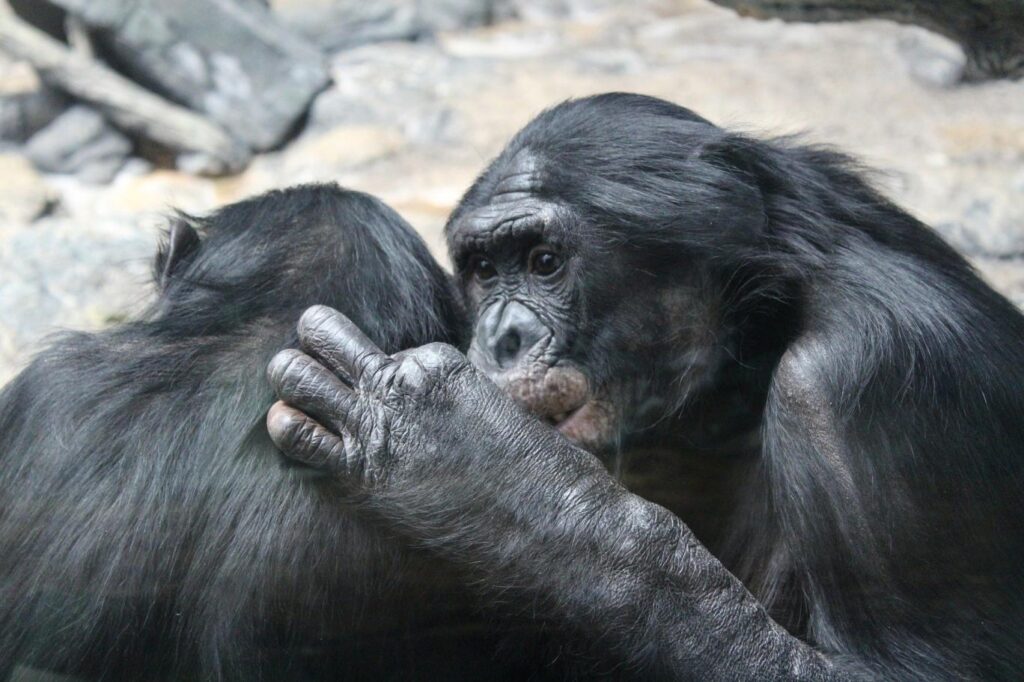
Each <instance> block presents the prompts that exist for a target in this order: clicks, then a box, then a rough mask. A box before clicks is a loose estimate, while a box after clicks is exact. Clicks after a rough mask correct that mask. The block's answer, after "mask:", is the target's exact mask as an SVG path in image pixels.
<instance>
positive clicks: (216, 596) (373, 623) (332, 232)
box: [0, 186, 523, 680]
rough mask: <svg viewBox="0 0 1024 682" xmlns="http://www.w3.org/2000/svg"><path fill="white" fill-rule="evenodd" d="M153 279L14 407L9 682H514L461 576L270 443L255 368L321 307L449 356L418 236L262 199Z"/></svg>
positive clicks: (440, 302)
mask: <svg viewBox="0 0 1024 682" xmlns="http://www.w3.org/2000/svg"><path fill="white" fill-rule="evenodd" d="M156 277H157V284H158V288H159V294H158V296H157V298H156V301H155V302H154V303H153V305H152V307H151V308H150V309H149V311H148V312H147V313H146V314H145V315H144V316H143V317H142V318H141V319H140V320H138V321H135V322H130V323H128V324H126V325H124V326H121V327H119V328H116V329H113V330H110V331H106V332H101V333H96V334H84V333H77V334H68V335H66V336H64V337H62V338H61V339H59V340H58V341H56V342H55V343H54V344H53V345H52V346H51V347H50V348H49V349H48V350H45V351H44V352H42V353H41V354H40V355H39V356H38V357H37V358H36V359H35V360H34V361H33V362H32V364H31V365H29V367H28V368H27V369H25V370H24V371H23V372H22V373H21V374H20V375H19V376H18V377H17V378H15V379H14V380H13V382H12V383H11V384H9V385H8V386H7V387H6V388H5V390H4V391H3V393H2V394H0V679H3V680H7V679H8V675H9V674H10V673H11V672H12V671H13V670H15V669H16V668H18V667H22V668H32V669H37V668H42V669H48V670H55V671H58V672H63V673H69V674H74V675H77V676H82V677H99V678H103V679H110V680H127V679H139V680H142V679H145V680H154V679H190V680H192V679H194V680H208V679H239V680H253V679H258V678H259V679H266V680H285V679H287V680H306V679H324V678H326V679H370V680H380V679H412V678H416V677H418V678H419V679H435V678H443V679H452V678H456V679H458V678H462V679H482V678H485V677H486V678H487V679H491V678H493V677H494V676H495V675H497V676H498V677H501V676H502V675H509V676H511V677H512V679H521V677H519V675H521V674H522V673H523V671H522V670H517V669H516V668H515V667H514V666H513V665H512V664H511V663H509V662H508V661H499V662H498V663H495V662H494V660H493V654H494V647H495V646H499V647H500V646H505V647H506V648H507V646H508V645H507V644H505V643H504V641H505V640H504V639H503V638H504V636H505V634H506V633H499V632H497V628H495V627H493V626H492V624H491V621H492V619H491V618H490V617H481V616H479V614H478V612H477V611H476V607H475V606H474V605H472V604H471V603H470V601H469V600H468V599H467V598H466V597H465V589H464V588H462V587H461V583H460V582H459V580H458V576H457V575H456V574H455V572H454V571H453V570H451V569H450V568H449V567H448V566H447V565H446V564H443V563H442V562H441V561H439V560H437V559H434V558H428V559H424V558H422V557H420V556H416V555H415V554H410V553H409V552H407V551H405V550H404V549H403V548H402V545H401V544H400V543H399V542H397V541H395V540H394V539H392V538H389V537H387V536H386V535H385V534H382V533H381V532H379V531H378V530H376V529H374V528H373V527H371V526H370V524H369V523H368V522H367V521H365V520H363V519H361V518H359V517H358V516H356V515H354V514H353V512H352V511H351V509H348V508H346V507H345V506H343V505H339V504H337V497H338V493H337V492H336V491H334V490H333V488H336V487H337V483H336V482H333V481H332V480H331V479H330V478H328V477H325V476H323V475H320V474H314V475H313V476H312V477H311V475H310V474H311V473H313V472H310V470H308V469H306V468H302V467H295V466H293V465H290V466H285V462H287V461H288V460H285V459H284V458H282V457H281V455H280V453H279V452H278V451H277V449H276V448H275V447H274V445H273V443H272V442H271V441H270V439H269V437H268V436H267V433H266V428H265V416H266V411H267V408H268V407H269V406H270V405H271V403H272V402H273V393H272V391H271V389H270V386H269V385H268V384H267V382H266V379H265V378H264V368H265V367H266V364H267V362H268V361H269V360H270V358H271V357H273V355H274V354H275V353H276V352H278V351H279V350H281V349H282V348H286V347H288V346H289V345H293V344H295V342H296V338H295V321H296V320H297V319H298V317H299V314H300V313H301V311H302V310H304V309H305V308H307V307H308V306H310V305H312V304H314V303H327V304H328V305H331V306H334V307H337V308H338V309H339V310H344V311H345V313H346V314H347V315H349V316H351V318H352V319H353V320H357V321H358V322H359V324H360V326H361V327H362V328H363V329H365V330H366V332H367V334H369V335H370V337H371V338H373V340H374V342H375V343H376V344H379V345H380V347H382V348H385V349H387V350H389V351H395V350H398V349H401V348H405V347H408V346H411V345H419V344H422V343H426V342H429V341H448V342H452V343H457V342H458V337H459V335H460V334H461V331H460V330H461V328H462V319H463V318H462V312H461V307H460V306H459V305H458V303H457V299H456V297H455V295H454V287H453V285H452V283H451V281H450V278H449V277H448V276H447V275H446V274H445V273H444V272H443V271H442V270H441V268H440V267H439V266H438V265H437V264H436V263H435V262H434V261H433V259H432V258H431V257H430V255H429V253H428V252H427V250H426V248H425V247H424V245H423V244H422V242H421V241H420V240H419V239H418V238H417V237H416V236H415V234H414V233H413V232H412V230H411V229H410V228H409V227H408V226H407V225H406V224H405V223H404V222H403V221H402V220H401V219H400V218H399V217H398V216H397V215H396V214H395V213H394V212H392V211H391V210H389V209H387V208H386V207H385V206H383V205H382V204H380V203H379V202H378V201H376V200H374V199H372V198H370V197H368V196H366V195H363V194H359V193H355V192H347V191H343V190H341V189H339V188H337V187H334V186H308V187H301V188H296V189H292V190H288V191H281V192H272V193H270V194H266V195H264V196H261V197H258V198H255V199H251V200H248V201H245V202H242V203H239V204H235V205H232V206H229V207H227V208H224V209H222V210H220V211H219V212H217V213H216V214H214V215H212V216H211V217H209V218H206V219H194V218H189V217H187V216H181V217H179V218H178V219H177V220H175V221H174V223H173V226H172V227H171V229H170V234H169V236H168V240H167V243H166V245H165V246H164V247H163V248H162V250H161V251H160V254H159V256H158V257H157V261H156ZM509 627H514V626H513V625H511V624H510V625H509ZM497 640H501V642H497ZM496 642H497V643H496ZM496 665H500V668H499V670H498V671H497V672H495V671H494V670H492V669H491V668H492V667H494V666H496ZM506 666H507V667H506ZM19 674H20V673H19Z"/></svg>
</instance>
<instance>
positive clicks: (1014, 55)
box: [713, 0, 1024, 81]
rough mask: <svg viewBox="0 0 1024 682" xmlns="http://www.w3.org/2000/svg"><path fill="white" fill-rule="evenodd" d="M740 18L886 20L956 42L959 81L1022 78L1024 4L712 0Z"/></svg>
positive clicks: (1003, 0) (995, 0) (1010, 0)
mask: <svg viewBox="0 0 1024 682" xmlns="http://www.w3.org/2000/svg"><path fill="white" fill-rule="evenodd" d="M713 2H716V3H718V4H719V5H722V6H724V7H728V8H730V9H733V10H735V11H736V12H737V13H739V14H740V15H742V16H750V17H755V18H758V19H771V18H778V19H782V20H783V21H809V22H818V21H851V20H857V19H870V18H876V19H889V20H890V21H897V22H899V23H902V24H915V25H917V26H921V27H923V28H926V29H928V30H930V31H934V32H935V33H938V34H940V35H943V36H946V37H947V38H950V39H951V40H955V41H956V42H958V43H959V44H960V45H961V47H963V49H964V54H965V56H966V57H967V63H966V66H965V67H964V73H963V79H964V80H967V81H979V80H987V79H993V78H1010V79H1014V80H1017V79H1020V78H1022V77H1024V0H713Z"/></svg>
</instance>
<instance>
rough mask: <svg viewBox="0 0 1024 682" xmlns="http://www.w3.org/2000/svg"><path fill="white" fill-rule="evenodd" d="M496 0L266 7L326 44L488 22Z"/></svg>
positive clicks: (290, 2)
mask: <svg viewBox="0 0 1024 682" xmlns="http://www.w3.org/2000/svg"><path fill="white" fill-rule="evenodd" d="M495 4H496V0H377V1H376V2H366V1H365V0H272V2H271V3H270V7H271V9H272V10H273V11H274V12H275V13H276V14H277V15H278V16H280V17H281V18H282V20H283V21H284V22H285V23H286V24H287V25H288V26H290V27H292V28H293V29H295V30H296V31H297V32H299V33H301V34H302V35H304V36H307V37H308V38H310V39H311V40H312V41H313V42H314V43H316V44H317V45H319V46H320V47H322V48H324V49H327V50H338V49H342V48H346V47H354V46H356V45H364V44H366V43H377V42H382V41H387V40H416V39H421V38H425V37H428V36H430V35H433V34H434V33H436V32H437V31H449V30H454V29H459V28H464V27H469V26H482V25H484V24H487V23H490V22H491V20H492V19H493V17H494V15H495V9H496V8H495Z"/></svg>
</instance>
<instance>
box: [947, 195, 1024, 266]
mask: <svg viewBox="0 0 1024 682" xmlns="http://www.w3.org/2000/svg"><path fill="white" fill-rule="evenodd" d="M936 229H937V230H938V231H939V232H940V233H941V234H942V235H943V236H944V237H946V238H947V239H948V240H949V241H950V242H951V243H952V244H953V246H955V247H957V248H958V249H960V250H961V251H963V252H964V253H967V254H969V255H971V256H977V257H981V258H995V259H1013V258H1024V216H1005V217H1004V216H1001V215H1000V212H999V211H997V209H996V207H995V206H994V205H993V202H992V201H989V200H985V199H975V200H973V201H971V202H970V203H969V204H968V206H967V208H966V209H965V210H964V211H963V214H962V216H961V219H960V220H959V221H957V222H952V221H947V222H942V223H939V224H938V225H936Z"/></svg>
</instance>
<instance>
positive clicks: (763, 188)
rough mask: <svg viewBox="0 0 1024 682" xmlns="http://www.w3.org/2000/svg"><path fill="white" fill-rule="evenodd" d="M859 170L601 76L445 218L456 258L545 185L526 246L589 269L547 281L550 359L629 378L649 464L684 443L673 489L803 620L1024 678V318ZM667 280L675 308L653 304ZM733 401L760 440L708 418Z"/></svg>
mask: <svg viewBox="0 0 1024 682" xmlns="http://www.w3.org/2000/svg"><path fill="white" fill-rule="evenodd" d="M524 159H526V161H524ZM524 168H526V169H527V170H528V171H529V172H528V173H524V171H523V169H524ZM527 176H529V180H528V181H527V180H524V179H523V178H525V177H527ZM865 178H866V175H865V173H864V172H863V171H862V170H861V169H860V168H859V167H858V166H857V164H856V163H854V162H853V161H852V160H851V159H850V158H849V157H847V156H845V155H843V154H841V153H838V152H836V151H833V150H830V149H827V148H821V147H815V146H809V145H806V144H803V143H802V142H800V140H798V139H793V138H782V139H773V140H756V139H753V138H750V137H747V136H744V135H739V134H735V133H732V132H729V131H725V130H722V129H720V128H718V127H716V126H714V125H712V124H710V123H709V122H707V121H706V120H704V119H702V118H700V117H699V116H697V115H695V114H693V113H692V112H690V111H688V110H686V109H683V108H681V107H678V106H675V105H672V104H670V103H668V102H664V101H660V100H655V99H653V98H648V97H642V96H638V95H629V94H609V95H602V96H596V97H591V98H585V99H581V100H575V101H570V102H567V103H565V104H562V105H560V106H557V107H555V108H553V109H551V110H548V111H546V112H544V113H543V114H541V115H540V116H538V117H537V118H536V119H535V120H534V121H533V122H532V123H530V124H529V125H528V126H527V127H526V128H525V129H524V130H523V131H521V132H520V133H519V134H518V135H517V136H516V137H515V138H514V139H513V141H512V142H511V143H510V144H509V146H508V147H507V148H506V150H505V151H504V152H502V154H501V155H500V156H499V157H498V158H497V159H496V160H495V161H494V162H493V163H492V165H491V166H490V168H488V170H487V171H486V172H485V173H484V174H483V175H482V176H481V177H480V179H479V180H478V181H477V182H476V183H475V184H474V186H473V187H472V188H471V190H470V191H469V192H468V193H467V195H466V196H465V198H464V199H463V201H462V203H461V205H460V206H459V208H458V209H457V210H456V212H455V213H454V215H453V216H452V219H451V222H450V223H449V228H448V229H449V239H450V244H451V246H452V254H453V261H454V262H455V263H456V264H457V265H458V266H459V267H460V268H462V269H465V268H466V267H467V263H470V262H471V259H472V257H473V255H474V254H476V253H480V252H484V253H487V254H489V257H491V256H492V255H493V254H494V253H498V251H497V249H498V246H497V244H498V243H499V242H500V244H501V245H502V246H501V248H502V249H505V251H501V253H505V252H509V253H512V251H509V249H511V248H512V247H511V246H509V243H510V242H512V243H514V241H515V239H516V237H515V236H513V237H511V238H510V237H509V231H512V232H515V231H516V230H520V231H522V230H525V229H528V227H529V226H526V227H524V225H526V223H527V222H528V221H527V220H526V219H523V218H519V217H518V216H521V215H523V214H529V212H530V211H533V210H535V209H534V206H535V205H536V203H537V202H541V204H543V205H545V206H548V207H551V208H549V210H547V212H543V211H542V212H540V213H538V214H537V215H543V216H545V218H544V220H542V221H539V222H538V224H537V225H535V226H534V229H536V230H537V232H536V234H531V235H530V237H529V238H530V239H531V240H533V241H530V243H529V244H528V245H527V247H528V246H530V245H532V244H534V243H540V242H542V241H549V240H551V239H555V240H556V242H555V243H556V244H557V246H558V248H560V249H561V250H562V252H563V253H564V255H565V258H566V261H567V265H566V268H568V270H567V271H568V273H569V274H567V275H566V276H565V277H566V278H567V279H568V281H569V283H568V284H566V285H565V290H566V291H572V292H574V293H573V294H572V295H571V296H568V295H563V294H559V295H560V296H562V298H560V299H559V300H558V301H556V302H554V303H547V302H544V301H536V300H535V301H533V303H532V305H533V307H534V308H535V309H538V310H540V311H542V312H543V311H545V310H548V311H550V310H558V311H562V312H563V313H564V311H565V310H567V309H571V310H572V316H571V320H570V319H569V318H566V317H565V315H564V314H563V315H562V318H564V319H562V321H561V322H558V323H557V326H556V327H555V331H554V334H555V338H556V339H558V338H568V339H570V341H567V342H566V344H565V345H566V349H565V351H564V353H563V354H561V355H559V356H558V357H555V358H548V359H547V361H550V362H554V361H558V362H563V361H569V362H571V363H574V364H575V365H577V366H581V367H584V368H586V371H587V373H588V375H589V377H590V379H591V381H592V382H593V383H594V384H596V385H597V387H598V389H599V390H601V391H604V395H605V396H606V397H609V399H611V400H614V401H615V402H616V404H617V406H618V408H619V411H620V414H619V418H620V419H621V427H622V431H621V434H622V439H623V441H622V443H621V444H620V445H621V447H622V448H623V449H624V450H625V451H627V452H629V451H630V450H632V451H633V456H632V460H633V462H639V463H638V464H634V467H639V468H641V469H642V468H644V467H645V466H647V469H648V473H649V474H650V470H651V467H650V466H648V465H645V464H644V463H643V461H642V458H643V456H644V455H643V454H642V453H640V452H639V450H638V448H639V446H640V445H644V446H651V445H656V446H658V447H659V448H660V449H661V450H662V451H664V450H665V449H669V450H670V451H671V452H673V453H674V455H673V456H672V457H674V458H675V459H676V460H679V461H680V462H685V463H684V464H679V466H681V467H682V469H683V470H684V471H685V472H686V473H684V475H683V482H684V484H685V485H686V486H687V487H686V488H685V489H684V492H682V493H680V494H678V495H677V496H675V497H674V498H673V497H672V496H671V495H668V496H665V497H664V498H662V499H665V500H666V504H673V503H678V504H674V505H673V506H674V509H675V510H676V511H677V512H678V513H679V514H680V516H681V517H682V519H683V521H685V522H687V523H689V524H691V525H692V527H693V528H694V530H695V531H696V532H697V534H698V535H699V536H700V537H701V539H702V540H703V541H704V542H705V544H707V546H708V547H709V548H710V549H711V550H712V551H713V552H714V553H715V554H716V555H717V556H718V557H719V558H720V559H721V560H722V561H723V562H724V564H725V565H726V567H727V568H729V569H730V570H731V571H732V572H733V573H735V574H736V575H737V576H738V577H740V578H741V579H742V580H743V581H744V583H745V584H746V585H747V587H748V588H749V589H750V590H751V591H753V593H754V594H755V595H756V596H757V597H758V598H759V599H760V600H761V602H762V603H763V604H764V605H765V606H766V607H767V609H768V610H769V612H770V613H771V615H772V616H773V617H774V618H775V619H777V620H778V621H779V622H780V623H781V624H783V625H784V626H785V627H786V628H787V629H788V630H789V631H790V632H792V633H794V634H795V635H797V636H799V637H800V638H802V639H804V640H806V641H808V642H810V643H812V644H813V645H815V646H816V647H817V648H819V649H820V650H822V651H824V652H827V653H829V654H831V655H833V656H834V657H835V659H836V660H842V659H844V658H845V659H847V660H849V661H851V662H852V664H853V666H854V668H856V669H859V670H862V671H864V670H867V671H870V672H871V673H874V674H877V675H879V676H880V677H881V678H883V679H908V678H914V679H946V678H962V677H969V678H985V679H1017V678H1019V676H1020V674H1021V670H1022V669H1024V563H1022V562H1021V560H1020V555H1021V553H1022V552H1024V515H1022V513H1021V496H1022V493H1024V316H1022V315H1021V313H1020V311H1018V310H1017V309H1016V308H1015V307H1014V306H1013V305H1012V304H1010V303H1009V302H1008V301H1007V300H1006V299H1005V298H1004V297H1003V296H1001V295H1000V294H998V293H997V292H995V291H994V290H992V289H991V288H990V287H989V286H988V285H987V284H986V283H985V282H983V281H982V280H981V279H980V278H979V277H978V276H977V274H976V273H975V272H974V271H973V270H972V268H971V267H970V266H969V265H968V263H967V262H966V261H965V260H964V259H963V258H962V257H961V256H960V255H958V254H957V253H955V252H954V250H953V249H952V248H950V247H949V246H948V245H947V244H946V243H945V242H944V241H943V240H942V239H941V238H940V237H938V236H937V235H936V234H935V233H934V232H933V231H932V230H931V229H929V228H928V227H927V226H925V225H923V224H922V223H921V222H920V221H918V220H916V219H915V218H913V217H912V216H911V215H909V214H908V213H907V212H905V211H903V210H901V209H900V208H898V207H897V206H895V205H893V204H892V202H890V201H889V200H888V199H886V198H885V197H884V196H882V195H881V194H880V193H879V192H878V191H876V190H875V189H873V188H872V186H871V185H870V183H869V182H868V181H867V180H866V179H865ZM516 183H518V184H516ZM513 185H514V189H515V192H510V191H509V187H513ZM531 202H532V203H531ZM552 216H553V218H552ZM513 217H516V221H518V222H513V221H512V218H513ZM516 234H518V233H516ZM519 239H520V240H521V241H522V239H523V238H522V237H520V238H519ZM514 253H516V254H518V253H519V252H518V251H515V252H514ZM494 257H495V258H497V257H498V256H494ZM515 257H516V258H519V256H518V255H516V256H515ZM575 261H578V264H576V265H574V262H575ZM499 263H500V261H499ZM500 267H501V266H500V265H499V269H500ZM508 267H509V268H513V267H514V266H512V265H509V266H508ZM516 276H519V275H516ZM508 277H512V275H508ZM522 277H524V278H526V277H527V276H526V275H525V274H524V275H522ZM471 280H472V272H468V273H464V274H463V282H464V283H466V284H465V286H466V287H467V288H468V291H469V293H470V298H469V300H470V313H471V314H475V313H476V311H475V310H474V309H473V308H474V305H475V303H474V300H475V299H474V296H476V297H477V298H480V296H481V295H480V294H474V293H473V292H474V291H477V290H478V289H474V287H475V286H477V285H474V284H473V283H472V281H471ZM501 281H502V282H504V281H505V280H501ZM517 281H519V280H517ZM523 281H526V280H523ZM488 286H490V287H491V289H495V288H496V287H497V286H510V285H505V284H499V285H494V286H491V285H488ZM524 286H525V285H524ZM530 290H531V291H535V290H536V288H533V289H530ZM488 291H490V289H489V290H488ZM673 291H678V292H683V293H682V294H679V296H686V297H688V298H687V299H686V300H687V302H686V303H685V305H687V306H688V308H687V310H688V311H689V312H688V314H686V315H682V316H681V319H683V320H684V323H683V324H682V325H680V326H677V327H672V326H671V323H670V320H671V319H672V317H671V316H670V315H667V314H665V313H664V312H663V311H661V310H658V309H656V308H654V307H652V304H651V303H648V302H649V301H655V300H658V296H659V295H661V294H664V293H666V292H668V293H670V294H671V293H672V292H673ZM488 295H489V294H488ZM516 295H518V294H516ZM531 295H532V294H531ZM484 300H486V299H484ZM527 300H528V302H529V299H527ZM677 300H683V299H681V298H679V299H677ZM680 305H682V304H681V303H680ZM644 310H650V311H651V312H649V313H647V315H648V317H646V318H645V317H643V314H642V311H644ZM538 314H540V313H538ZM565 325H571V327H569V328H568V331H566V329H567V328H566V327H565ZM559 335H561V337H560V336H559ZM638 339H644V341H643V342H638ZM556 346H557V342H556ZM624 378H625V379H624ZM729 405H741V406H743V409H740V410H737V411H735V412H730V411H729V409H724V408H727V407H728V406H729ZM643 406H647V407H646V408H644V407H643ZM723 411H724V412H725V414H726V416H727V417H728V419H726V420H725V421H724V425H725V433H726V435H728V436H731V437H735V436H737V435H742V434H743V431H742V425H743V424H751V425H753V433H751V434H750V436H751V438H750V439H749V441H748V442H750V443H751V445H750V446H749V447H746V448H743V447H740V448H729V449H727V453H724V452H722V451H720V450H721V449H720V448H716V447H715V441H714V439H708V438H706V437H705V436H707V434H708V433H721V427H722V424H723V422H722V420H721V419H719V421H718V422H717V423H713V422H714V420H712V417H714V416H717V417H722V413H723ZM745 412H749V414H746V415H745V416H744V413H745ZM701 430H704V432H705V433H703V434H702V435H701V436H699V437H698V436H696V435H695V431H697V432H699V431H701ZM733 440H735V438H733ZM719 441H721V439H719ZM662 456H663V457H664V455H662ZM670 459H671V458H670ZM625 468H626V477H627V480H628V479H629V468H630V464H629V463H628V462H627V463H626V465H625ZM694 472H697V473H698V474H699V477H696V475H695V473H694ZM658 475H659V476H661V477H664V474H663V473H661V474H658ZM687 476H689V477H690V478H689V480H687ZM534 485H541V484H539V483H535V484H534ZM722 608H723V609H728V605H723V606H722ZM678 617H679V618H680V619H684V618H685V614H679V616H678ZM685 627H690V628H696V629H699V628H701V627H702V624H701V623H700V622H692V623H690V624H689V625H686V626H685ZM621 635H622V637H623V638H624V639H625V638H627V637H628V636H629V633H621ZM637 648H638V649H639V648H640V647H637ZM684 653H685V652H681V653H680V655H681V656H682V655H683V654H684ZM721 654H722V652H714V654H712V655H715V656H718V655H721ZM693 669H701V667H700V666H699V665H698V666H696V667H695V668H693Z"/></svg>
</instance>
